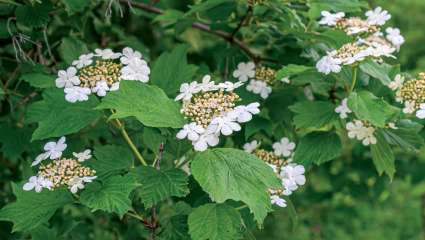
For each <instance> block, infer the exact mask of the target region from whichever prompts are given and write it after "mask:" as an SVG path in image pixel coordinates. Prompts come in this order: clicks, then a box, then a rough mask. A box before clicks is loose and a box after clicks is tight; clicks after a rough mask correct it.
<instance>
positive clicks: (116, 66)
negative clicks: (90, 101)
mask: <svg viewBox="0 0 425 240" xmlns="http://www.w3.org/2000/svg"><path fill="white" fill-rule="evenodd" d="M121 68H122V64H121V63H115V62H113V61H112V60H96V62H95V64H94V65H90V66H86V67H83V68H82V69H80V75H79V77H80V81H81V83H80V86H81V87H88V88H93V87H96V84H97V82H99V81H106V83H107V84H108V86H109V87H110V86H112V84H113V83H115V82H119V81H120V77H121Z"/></svg>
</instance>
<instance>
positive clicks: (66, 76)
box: [55, 67, 80, 88]
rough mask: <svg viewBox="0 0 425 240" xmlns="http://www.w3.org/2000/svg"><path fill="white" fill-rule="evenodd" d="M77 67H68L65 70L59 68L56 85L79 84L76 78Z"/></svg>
mask: <svg viewBox="0 0 425 240" xmlns="http://www.w3.org/2000/svg"><path fill="white" fill-rule="evenodd" d="M76 74H77V69H76V68H75V67H69V68H68V69H66V71H65V70H60V71H59V72H58V78H56V81H55V82H56V87H58V88H63V87H72V86H74V85H78V84H80V79H79V78H78V76H77V75H76Z"/></svg>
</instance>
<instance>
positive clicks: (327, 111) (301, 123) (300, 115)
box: [289, 101, 338, 128]
mask: <svg viewBox="0 0 425 240" xmlns="http://www.w3.org/2000/svg"><path fill="white" fill-rule="evenodd" d="M289 109H290V110H291V111H292V112H294V113H296V114H295V116H294V122H295V125H296V126H297V128H309V127H313V128H321V127H324V126H325V125H327V124H331V123H332V122H334V121H336V120H338V114H337V113H336V112H335V106H334V105H333V104H332V103H330V102H324V101H314V102H313V101H304V102H299V103H296V104H294V105H292V106H290V107H289Z"/></svg>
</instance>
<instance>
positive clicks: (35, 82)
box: [21, 73, 56, 88]
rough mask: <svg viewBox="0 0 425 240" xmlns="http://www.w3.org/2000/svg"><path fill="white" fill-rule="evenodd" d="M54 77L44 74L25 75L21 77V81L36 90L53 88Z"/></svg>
mask: <svg viewBox="0 0 425 240" xmlns="http://www.w3.org/2000/svg"><path fill="white" fill-rule="evenodd" d="M55 79H56V76H54V75H49V74H45V73H27V74H24V75H22V76H21V80H24V81H25V82H27V83H29V84H30V85H31V86H33V87H36V88H51V87H55Z"/></svg>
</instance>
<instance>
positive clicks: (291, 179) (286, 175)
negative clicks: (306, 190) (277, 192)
mask: <svg viewBox="0 0 425 240" xmlns="http://www.w3.org/2000/svg"><path fill="white" fill-rule="evenodd" d="M304 173H305V168H304V166H302V165H297V164H293V163H291V164H288V165H286V166H283V167H282V168H281V171H280V177H281V179H282V185H283V187H284V192H283V194H285V195H290V194H291V193H292V192H293V191H295V190H296V189H298V186H302V185H304V184H305V182H306V179H305V176H304Z"/></svg>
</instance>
